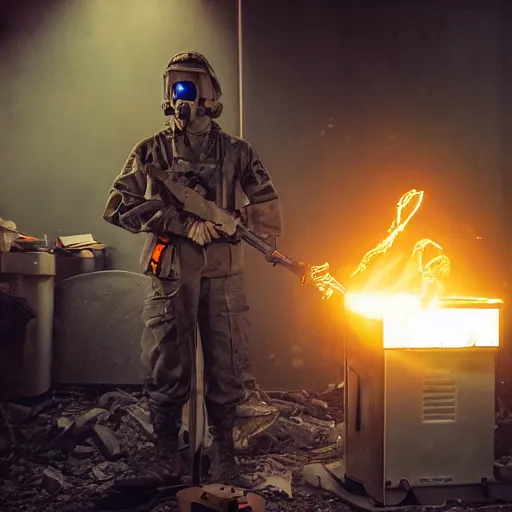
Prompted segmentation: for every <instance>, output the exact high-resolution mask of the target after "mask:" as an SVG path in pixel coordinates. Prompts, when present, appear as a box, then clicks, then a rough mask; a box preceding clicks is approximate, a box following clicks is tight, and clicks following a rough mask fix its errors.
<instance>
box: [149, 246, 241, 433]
mask: <svg viewBox="0 0 512 512" xmlns="http://www.w3.org/2000/svg"><path fill="white" fill-rule="evenodd" d="M195 258H196V261H195ZM200 267H201V261H200V259H199V255H198V254H196V253H189V254H187V256H186V258H182V262H181V268H182V271H181V276H180V279H176V280H170V279H160V278H157V277H150V279H151V287H150V291H149V293H148V295H147V297H146V299H145V300H144V304H143V322H144V331H143V336H142V356H141V359H142V362H143V363H144V364H145V365H146V366H147V367H148V368H149V370H150V377H149V378H148V380H147V383H146V394H147V395H148V399H149V403H150V408H151V409H152V416H153V423H154V426H155V434H156V435H157V436H158V435H159V432H158V431H159V430H161V431H164V430H168V428H169V425H168V424H169V423H171V422H173V421H177V420H178V418H177V416H178V415H179V416H180V417H181V410H182V408H183V406H184V405H185V403H186V402H187V401H188V399H189V396H190V390H191V378H192V365H193V358H195V354H194V353H193V341H194V336H195V335H196V326H197V325H198V326H199V331H200V333H201V341H202V348H203V356H204V372H205V390H206V393H205V399H206V407H207V411H208V416H209V418H210V420H211V423H212V424H213V425H214V426H215V425H217V426H219V427H220V428H223V425H222V423H225V425H224V428H226V429H230V428H232V423H233V421H234V415H235V411H236V406H237V405H238V404H239V403H240V402H241V401H243V399H244V397H245V386H244V377H243V373H244V372H243V370H244V369H245V368H246V366H247V362H246V359H247V358H248V354H246V353H245V352H246V351H247V350H248V348H247V347H248V342H247V331H248V329H247V326H248V320H247V318H246V314H247V311H248V310H249V306H248V303H247V300H246V296H245V286H244V275H243V273H242V272H238V273H236V274H234V275H229V276H227V277H202V275H203V274H202V273H201V271H200ZM166 424H167V425H166ZM159 425H161V427H162V428H159Z"/></svg>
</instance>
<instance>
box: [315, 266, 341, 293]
mask: <svg viewBox="0 0 512 512" xmlns="http://www.w3.org/2000/svg"><path fill="white" fill-rule="evenodd" d="M309 272H310V278H311V280H312V281H313V282H314V283H315V285H316V287H317V288H318V289H319V290H320V292H321V294H322V299H330V298H331V297H332V296H333V295H334V293H335V292H339V293H346V289H345V287H344V286H343V285H342V284H341V283H340V282H339V281H338V280H336V279H335V278H334V277H333V276H332V275H331V273H330V272H329V263H324V264H323V265H316V266H315V265H313V266H312V267H311V268H310V271H309Z"/></svg>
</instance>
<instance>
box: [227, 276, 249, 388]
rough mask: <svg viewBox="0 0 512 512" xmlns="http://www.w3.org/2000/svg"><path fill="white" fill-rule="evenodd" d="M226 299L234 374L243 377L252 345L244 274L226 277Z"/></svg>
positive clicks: (239, 377) (238, 377)
mask: <svg viewBox="0 0 512 512" xmlns="http://www.w3.org/2000/svg"><path fill="white" fill-rule="evenodd" d="M225 293H226V295H225V299H226V309H227V316H228V319H229V328H230V337H231V358H232V360H231V365H232V370H233V374H234V375H235V376H236V378H237V379H242V375H243V373H244V371H246V369H247V367H250V361H249V359H250V346H249V336H248V334H249V329H250V323H249V318H248V312H249V309H250V308H249V303H248V302H247V297H246V295H245V281H244V276H243V274H237V275H235V276H231V277H228V278H226V288H225Z"/></svg>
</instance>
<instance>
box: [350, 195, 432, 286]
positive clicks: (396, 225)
mask: <svg viewBox="0 0 512 512" xmlns="http://www.w3.org/2000/svg"><path fill="white" fill-rule="evenodd" d="M423 195H424V192H423V191H422V190H421V191H419V192H418V191H416V190H415V189H412V190H409V192H406V193H405V194H404V195H403V196H402V197H401V198H400V200H399V201H398V203H397V205H396V215H395V219H394V220H393V222H392V223H391V226H390V227H389V229H388V233H389V235H388V236H387V237H386V238H385V239H384V240H382V242H380V243H378V244H377V245H376V246H375V247H374V248H373V249H371V250H369V251H368V252H367V253H366V254H365V255H364V256H363V259H362V260H361V262H360V263H359V265H358V267H357V268H356V270H355V271H354V272H353V273H352V276H351V277H354V276H355V275H357V274H359V273H360V272H364V271H365V270H366V268H367V266H368V263H370V261H371V260H372V259H373V258H374V257H375V256H377V255H378V254H385V253H386V252H387V251H388V249H390V248H391V247H392V246H393V244H394V242H395V240H396V237H397V236H398V235H399V234H400V233H401V232H402V231H403V230H404V229H405V227H406V226H407V224H409V221H410V220H411V219H412V218H413V217H414V215H415V214H416V212H417V211H418V210H419V209H420V206H421V203H422V202H423ZM413 201H416V204H414V205H413V207H412V210H411V211H410V212H409V215H407V216H404V215H403V212H404V210H405V208H407V207H408V206H409V204H410V203H412V202H413Z"/></svg>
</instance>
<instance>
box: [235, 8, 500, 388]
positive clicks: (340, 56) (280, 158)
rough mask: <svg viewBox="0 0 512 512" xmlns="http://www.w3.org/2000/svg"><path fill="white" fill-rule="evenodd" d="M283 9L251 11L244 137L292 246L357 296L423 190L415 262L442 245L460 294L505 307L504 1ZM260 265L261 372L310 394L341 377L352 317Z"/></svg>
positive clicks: (254, 292)
mask: <svg viewBox="0 0 512 512" xmlns="http://www.w3.org/2000/svg"><path fill="white" fill-rule="evenodd" d="M274 4H275V5H274V6H273V8H272V15H271V16H269V15H268V7H267V4H266V2H261V1H259V0H244V54H245V59H244V85H245V90H244V107H245V108H244V119H245V123H244V136H245V137H246V138H247V139H248V140H249V142H251V143H252V144H254V146H255V147H256V148H257V150H258V151H259V152H260V154H261V156H262V159H263V161H264V162H265V163H266V165H267V166H268V168H269V170H270V172H271V174H272V176H273V178H274V181H275V183H276V186H277V188H278V190H279V192H280V195H281V198H282V201H283V214H284V220H285V236H284V237H283V240H282V241H281V244H280V249H281V250H282V251H283V252H285V253H288V254H290V255H291V256H293V257H295V258H298V259H304V260H306V261H309V262H311V263H314V264H322V263H324V262H325V261H329V262H330V264H331V268H332V271H333V274H334V275H335V276H336V277H339V278H340V279H341V280H342V281H343V282H345V284H350V280H349V276H350V273H351V271H352V270H354V269H355V268H356V267H357V264H358V262H359V260H360V258H361V257H362V256H363V255H364V253H365V252H366V251H367V250H369V249H370V248H372V247H373V246H374V245H375V244H376V243H377V242H379V241H380V240H382V239H383V238H384V237H385V236H386V235H387V233H386V230H387V228H388V227H389V226H390V224H391V222H392V221H393V218H394V213H395V211H394V210H395V206H396V203H397V201H398V200H399V198H400V196H401V195H402V194H403V193H405V192H406V191H408V190H409V189H412V188H416V189H420V190H425V199H424V204H423V206H422V208H421V210H420V212H419V214H418V215H417V216H416V217H415V219H414V220H413V221H412V222H411V224H410V226H409V227H408V229H407V230H406V232H405V233H404V235H403V236H401V237H400V244H401V247H403V250H404V251H409V250H410V251H411V252H412V247H413V245H414V242H415V241H417V240H419V239H421V238H432V239H433V240H435V241H436V242H438V243H440V244H441V245H442V246H443V247H444V249H445V250H446V252H447V254H448V255H449V256H450V258H451V259H452V275H453V282H454V283H455V285H456V288H457V291H458V292H459V293H471V294H477V295H484V294H490V295H499V296H502V295H503V293H504V289H503V281H504V265H503V247H504V236H505V235H506V232H505V231H504V225H503V220H504V217H505V216H504V208H503V205H504V201H505V200H506V198H505V197H504V196H503V192H502V183H503V169H502V168H501V163H502V153H501V150H502V148H501V138H502V136H503V134H502V133H501V125H502V121H503V120H502V107H501V104H500V98H501V83H500V75H501V66H502V64H501V61H500V28H499V18H500V11H499V9H498V7H499V3H498V2H494V1H492V0H490V1H475V2H470V5H468V3H467V2H460V1H457V0H449V1H446V2H404V1H403V0H390V1H387V2H379V1H376V0H371V1H369V0H359V1H347V2H336V1H330V0H324V1H320V2H316V3H315V4H314V7H312V4H311V2H295V1H293V0H281V1H279V2H275V3H274ZM265 12H267V15H266V17H265ZM262 19H265V33H264V36H262V30H261V20H262ZM249 260H250V262H251V263H250V265H251V268H258V273H259V275H258V276H257V275H256V274H254V275H253V274H250V275H249V276H248V280H249V288H250V291H251V297H250V298H251V299H252V300H251V304H252V310H253V318H257V319H258V323H257V324H256V325H255V326H254V336H255V339H256V340H257V343H259V346H261V347H263V349H262V350H260V349H258V350H256V351H255V362H256V367H257V370H258V372H259V373H262V372H263V371H266V372H267V373H266V375H268V377H269V379H271V380H273V381H275V384H274V385H276V386H277V382H278V381H281V379H283V377H282V376H283V375H286V382H288V383H290V385H295V386H306V385H307V384H305V382H306V381H310V384H308V386H310V387H311V386H312V385H315V384H318V383H320V382H325V380H326V379H327V378H332V377H328V376H332V375H334V373H335V368H333V363H332V361H335V360H336V358H337V357H338V355H339V352H340V351H341V348H342V347H341V346H342V335H341V334H340V319H341V316H342V311H341V309H342V308H341V305H340V304H338V312H337V313H335V312H331V311H330V310H331V305H330V306H328V307H326V305H325V302H322V301H321V299H320V298H319V297H318V296H317V295H316V294H315V292H314V291H311V292H308V291H306V289H301V288H300V286H299V285H298V283H296V282H294V280H293V277H292V276H287V275H284V274H285V272H284V271H282V270H280V269H275V270H273V271H272V270H271V271H270V272H269V271H268V270H266V271H264V270H263V269H262V268H261V270H260V267H259V265H260V264H259V263H257V262H256V257H255V256H253V255H252V254H250V255H249ZM263 272H265V274H264V276H265V281H264V284H262V282H263V280H262V278H261V276H262V274H263ZM276 307H279V310H280V313H279V315H278V316H276V315H275V314H273V311H275V308H276ZM332 308H333V309H336V308H335V307H334V305H332ZM276 339H279V340H280V341H279V343H276ZM292 348H293V350H294V353H295V354H299V355H300V357H295V356H293V357H290V350H291V349H292ZM269 353H272V354H273V356H272V359H270V360H269V359H268V357H267V354H269ZM326 354H327V357H326ZM292 382H293V383H294V384H291V383H292Z"/></svg>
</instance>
